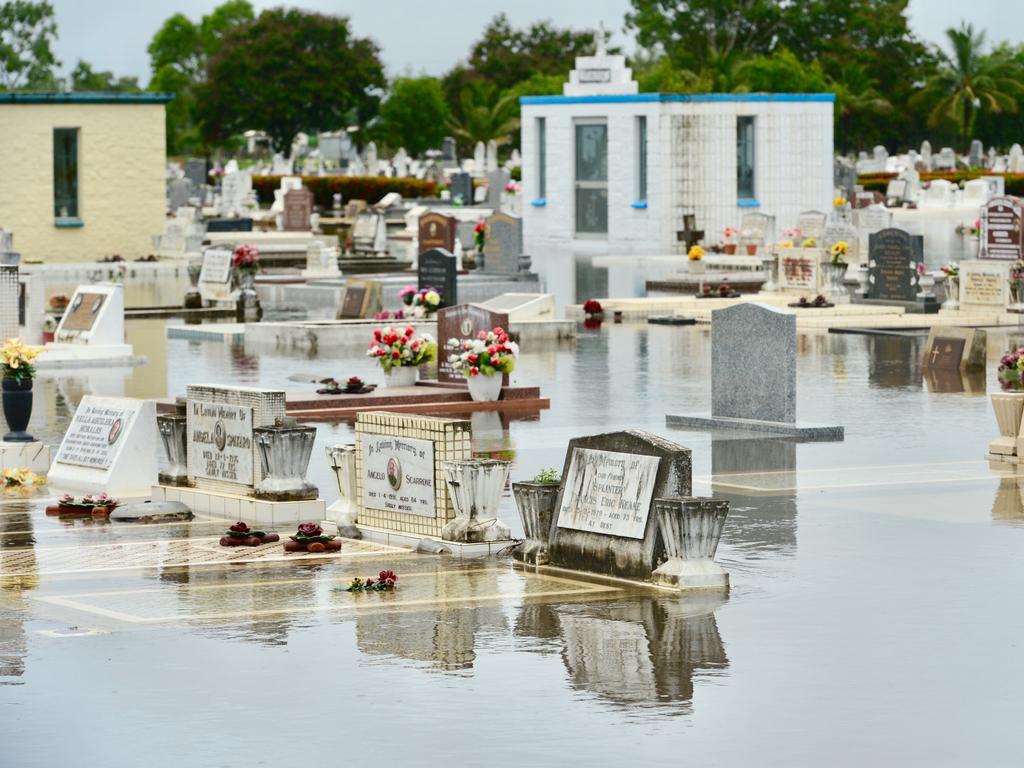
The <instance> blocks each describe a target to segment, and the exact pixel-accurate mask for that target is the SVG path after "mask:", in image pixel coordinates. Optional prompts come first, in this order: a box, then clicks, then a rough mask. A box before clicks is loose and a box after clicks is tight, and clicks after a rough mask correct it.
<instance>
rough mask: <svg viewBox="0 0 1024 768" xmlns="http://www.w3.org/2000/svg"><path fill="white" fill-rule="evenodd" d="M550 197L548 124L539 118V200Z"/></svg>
mask: <svg viewBox="0 0 1024 768" xmlns="http://www.w3.org/2000/svg"><path fill="white" fill-rule="evenodd" d="M547 196H548V124H547V120H546V119H545V118H543V117H538V118H537V199H538V200H544V199H546V198H547Z"/></svg>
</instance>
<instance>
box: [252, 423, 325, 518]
mask: <svg viewBox="0 0 1024 768" xmlns="http://www.w3.org/2000/svg"><path fill="white" fill-rule="evenodd" d="M252 434H253V439H254V440H255V441H256V449H257V451H258V452H259V456H260V465H261V466H262V467H263V475H264V477H263V479H262V480H261V481H260V482H259V483H257V484H256V491H255V493H254V494H253V495H254V496H256V498H258V499H268V500H269V501H303V500H306V499H315V498H317V496H318V491H317V488H316V486H315V485H313V484H311V483H310V482H309V481H308V480H306V469H307V467H309V457H310V456H311V455H312V453H313V440H314V439H315V438H316V427H300V426H298V425H297V424H296V423H295V420H294V419H279V420H278V423H277V424H275V425H274V426H272V427H256V428H255V429H253V431H252Z"/></svg>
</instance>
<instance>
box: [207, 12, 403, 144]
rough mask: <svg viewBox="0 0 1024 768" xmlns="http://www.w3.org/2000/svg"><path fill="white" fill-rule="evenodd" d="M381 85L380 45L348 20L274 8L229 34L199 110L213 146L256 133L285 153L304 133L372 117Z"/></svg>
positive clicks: (210, 64) (216, 58)
mask: <svg viewBox="0 0 1024 768" xmlns="http://www.w3.org/2000/svg"><path fill="white" fill-rule="evenodd" d="M384 86H385V80H384V69H383V66H382V64H381V61H380V57H379V49H378V47H377V45H376V43H374V42H373V41H372V40H369V39H368V38H359V37H355V36H354V35H353V34H352V30H351V27H350V24H349V20H348V18H347V17H344V16H325V15H322V14H319V13H307V12H305V11H300V10H296V9H284V8H275V9H271V10H266V11H263V12H262V13H261V14H260V15H259V17H258V18H256V20H255V21H253V22H250V23H247V24H242V25H241V26H238V27H234V28H233V29H231V30H230V31H228V32H227V33H226V34H225V35H224V37H223V38H222V40H221V44H220V47H219V50H218V51H217V53H216V54H214V55H213V56H211V57H210V59H209V61H208V63H207V80H206V82H205V83H203V84H201V85H200V86H199V87H198V88H197V113H198V115H199V116H200V122H201V125H202V129H203V136H204V138H205V139H206V141H208V142H209V143H211V144H216V143H218V142H220V141H223V140H224V139H226V138H227V137H229V136H231V135H232V134H234V133H240V132H242V131H244V130H248V129H256V130H262V131H265V132H266V133H267V135H268V136H270V138H271V141H272V143H273V146H274V149H276V150H278V151H282V152H287V151H288V150H289V149H290V147H291V142H292V139H293V138H294V137H295V134H297V133H298V132H299V131H305V132H307V133H314V132H316V131H318V130H331V129H336V128H337V127H338V126H339V125H343V124H345V123H346V122H348V121H349V119H350V118H351V117H352V116H353V115H354V116H355V118H356V120H357V122H360V123H363V122H365V121H366V120H368V119H369V118H370V117H371V116H372V115H373V113H374V112H375V111H376V108H377V104H378V102H379V100H380V93H381V91H382V90H383V88H384Z"/></svg>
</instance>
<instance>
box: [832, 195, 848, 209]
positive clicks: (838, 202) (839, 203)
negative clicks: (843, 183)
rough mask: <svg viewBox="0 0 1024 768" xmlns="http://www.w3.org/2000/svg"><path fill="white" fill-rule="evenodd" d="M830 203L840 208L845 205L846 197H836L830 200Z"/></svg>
mask: <svg viewBox="0 0 1024 768" xmlns="http://www.w3.org/2000/svg"><path fill="white" fill-rule="evenodd" d="M832 205H834V206H835V207H836V208H842V207H843V206H844V205H846V198H845V197H836V198H834V199H833V200H832Z"/></svg>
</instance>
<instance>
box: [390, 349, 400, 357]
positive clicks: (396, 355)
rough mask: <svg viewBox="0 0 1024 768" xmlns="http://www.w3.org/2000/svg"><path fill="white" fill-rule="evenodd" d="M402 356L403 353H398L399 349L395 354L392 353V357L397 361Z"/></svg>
mask: <svg viewBox="0 0 1024 768" xmlns="http://www.w3.org/2000/svg"><path fill="white" fill-rule="evenodd" d="M401 356H402V353H401V352H399V351H398V350H397V349H396V350H395V351H394V352H392V353H391V357H392V358H393V359H395V360H397V359H398V358H400V357H401Z"/></svg>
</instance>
